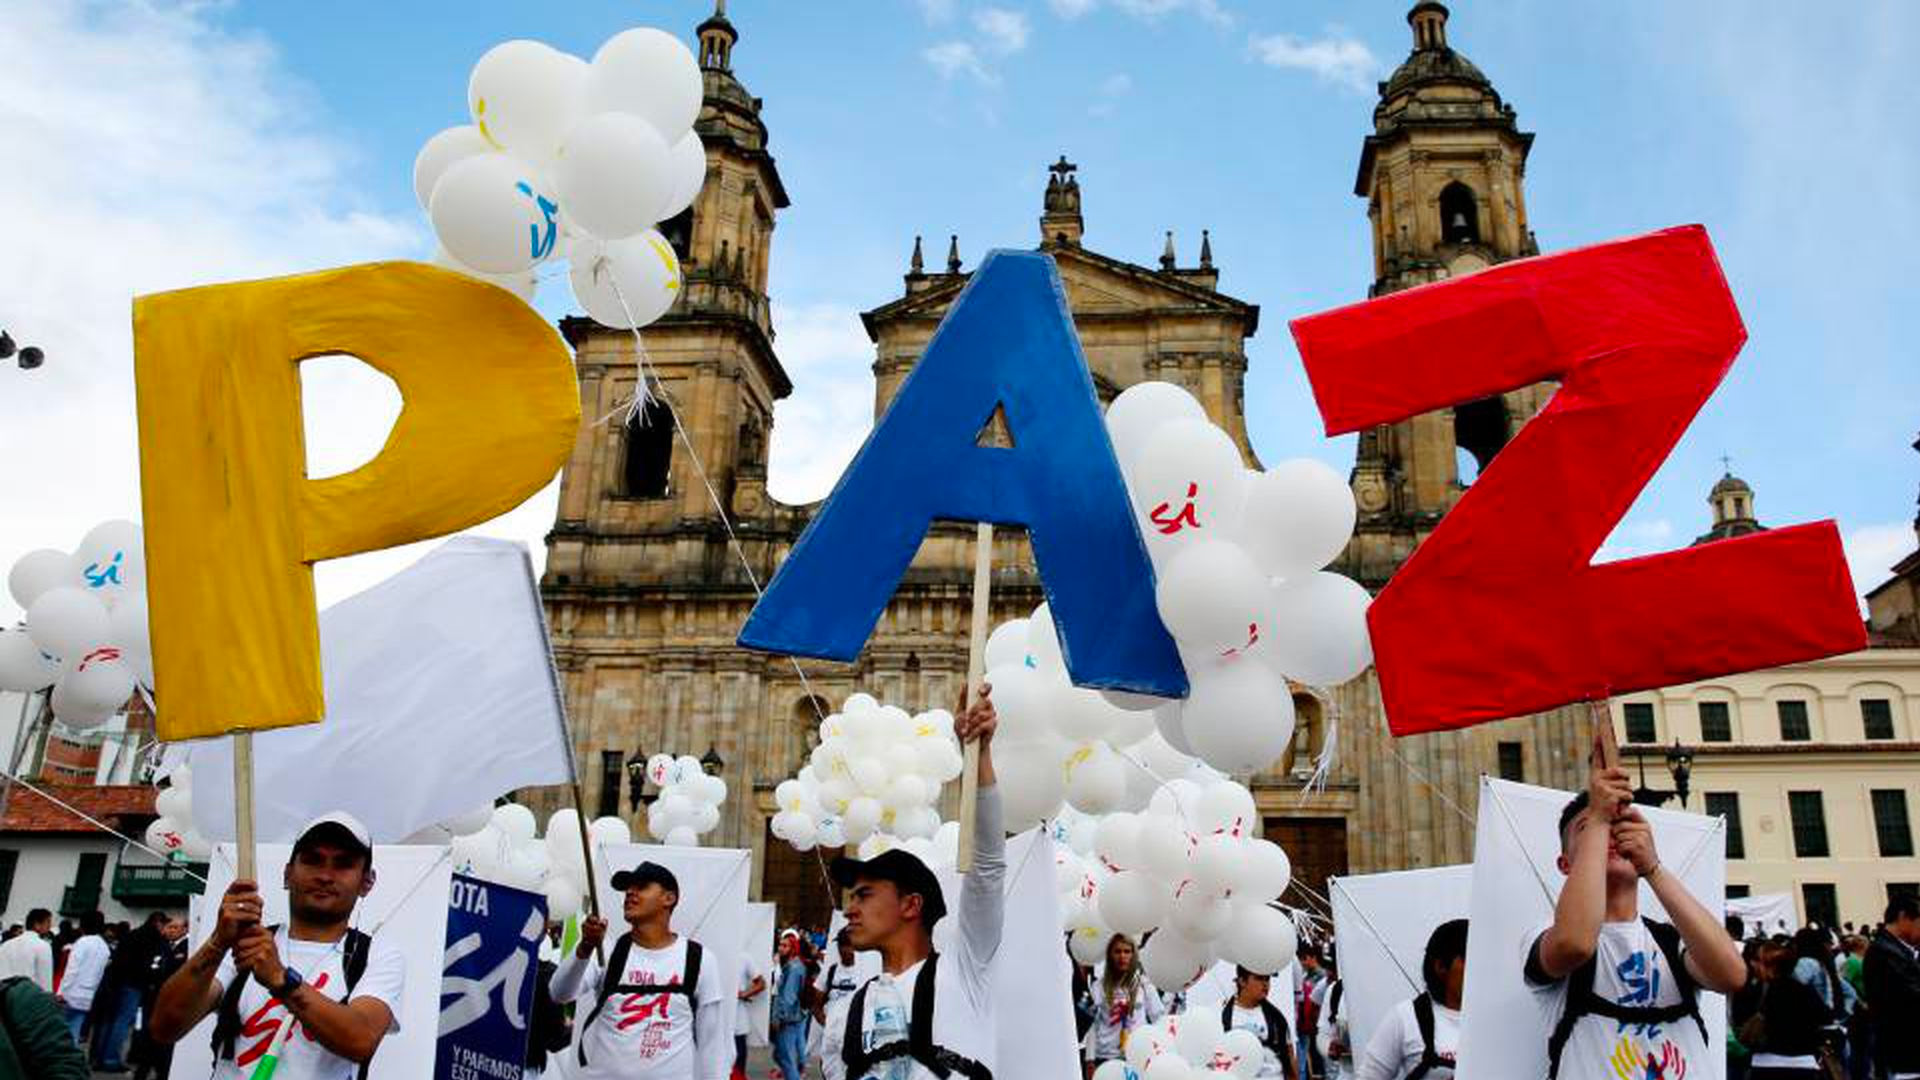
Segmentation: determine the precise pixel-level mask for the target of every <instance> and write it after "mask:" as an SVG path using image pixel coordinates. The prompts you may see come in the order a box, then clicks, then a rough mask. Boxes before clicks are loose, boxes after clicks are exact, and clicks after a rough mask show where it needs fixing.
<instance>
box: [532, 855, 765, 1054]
mask: <svg viewBox="0 0 1920 1080" xmlns="http://www.w3.org/2000/svg"><path fill="white" fill-rule="evenodd" d="M613 887H614V888H616V889H619V890H620V891H621V892H623V893H625V894H626V898H625V900H624V902H623V903H622V905H621V913H622V914H623V915H624V917H625V918H626V921H627V928H628V929H627V932H626V933H624V934H622V935H620V937H619V939H618V940H617V941H613V942H611V943H607V954H606V958H605V960H604V961H603V960H602V958H601V955H600V951H599V950H600V948H601V945H602V943H603V942H605V939H606V934H607V923H606V920H605V919H601V918H598V917H594V916H589V917H588V918H587V919H585V920H584V921H583V922H582V923H581V926H580V945H579V947H578V948H576V949H574V951H573V953H572V955H570V956H568V957H567V958H566V959H564V960H562V961H560V966H559V968H558V969H557V970H556V971H554V973H553V983H552V987H553V1000H555V1001H562V1002H564V1001H572V1002H576V1004H575V1006H574V1015H575V1017H576V1026H577V1029H578V1031H579V1034H578V1035H577V1036H576V1038H575V1046H574V1065H575V1066H576V1068H575V1069H574V1075H575V1076H577V1077H579V1078H580V1080H725V1077H726V1075H727V1070H728V1067H729V1066H730V1065H731V1064H732V1062H733V1040H732V1039H730V1038H728V1035H729V1034H731V1032H732V1028H733V1020H734V1014H733V1011H732V1009H731V1008H730V1007H729V1006H728V998H727V985H728V984H729V983H731V982H733V980H734V978H735V977H737V975H738V972H728V971H724V970H722V969H721V967H720V964H719V963H718V962H717V961H712V957H711V956H709V955H708V954H707V952H706V950H705V949H703V948H702V947H701V945H700V943H699V942H697V941H694V940H692V939H690V938H686V937H682V936H680V935H678V934H675V933H674V932H673V931H672V930H671V929H670V928H669V927H670V925H671V923H672V920H673V912H674V909H675V908H676V907H678V906H679V904H680V881H679V879H678V878H676V877H674V876H673V871H671V870H668V869H667V868H666V867H664V866H661V865H660V864H659V863H653V862H643V863H641V864H640V865H639V866H637V867H635V868H633V869H632V870H622V871H620V872H619V873H617V874H615V875H613Z"/></svg>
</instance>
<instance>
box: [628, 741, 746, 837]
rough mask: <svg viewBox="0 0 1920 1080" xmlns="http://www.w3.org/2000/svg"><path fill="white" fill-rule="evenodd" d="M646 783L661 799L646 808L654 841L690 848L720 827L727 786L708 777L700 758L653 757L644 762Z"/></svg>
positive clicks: (715, 777)
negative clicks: (658, 792) (649, 783)
mask: <svg viewBox="0 0 1920 1080" xmlns="http://www.w3.org/2000/svg"><path fill="white" fill-rule="evenodd" d="M647 779H649V780H651V781H653V782H654V784H656V785H657V786H658V787H659V788H660V797H659V798H657V799H655V800H654V801H653V805H652V806H649V807H647V831H648V832H650V833H652V834H653V838H654V839H655V840H658V841H660V842H661V843H663V844H668V845H671V846H674V847H693V846H695V845H697V844H699V843H700V838H701V837H702V836H705V835H706V834H707V833H710V832H712V831H713V829H714V827H715V826H716V825H719V824H720V804H721V803H722V802H725V801H726V798H727V782H726V781H725V780H722V779H720V778H719V777H717V776H710V775H708V774H707V772H706V770H705V769H704V768H703V767H702V766H701V764H700V759H699V758H696V757H689V756H687V755H685V754H682V755H680V756H679V757H677V758H676V757H674V756H673V755H671V754H655V755H653V756H652V757H650V758H648V759H647Z"/></svg>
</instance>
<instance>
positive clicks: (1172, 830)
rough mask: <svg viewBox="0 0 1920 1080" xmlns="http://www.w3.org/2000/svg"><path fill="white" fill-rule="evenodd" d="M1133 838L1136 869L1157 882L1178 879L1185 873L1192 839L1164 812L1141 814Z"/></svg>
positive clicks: (1191, 847)
mask: <svg viewBox="0 0 1920 1080" xmlns="http://www.w3.org/2000/svg"><path fill="white" fill-rule="evenodd" d="M1139 822H1140V827H1139V832H1138V838H1137V839H1136V841H1135V844H1136V848H1135V850H1136V851H1138V852H1139V860H1140V868H1141V869H1142V870H1145V871H1147V872H1148V873H1150V874H1152V875H1153V876H1154V877H1156V878H1158V879H1160V880H1161V881H1180V880H1182V879H1183V878H1185V877H1186V876H1187V874H1188V870H1187V863H1188V860H1189V859H1190V858H1191V852H1192V849H1193V840H1192V838H1191V837H1189V836H1188V835H1187V830H1186V829H1185V828H1184V827H1183V826H1182V825H1181V823H1180V822H1179V821H1178V820H1177V819H1175V818H1171V817H1167V816H1166V815H1164V814H1142V815H1140V818H1139Z"/></svg>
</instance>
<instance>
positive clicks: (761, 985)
mask: <svg viewBox="0 0 1920 1080" xmlns="http://www.w3.org/2000/svg"><path fill="white" fill-rule="evenodd" d="M766 992H767V976H766V974H765V973H764V972H762V971H761V970H760V965H759V964H757V963H755V962H754V960H753V950H752V949H751V948H747V949H742V950H740V992H739V993H738V994H737V995H735V996H736V997H737V998H738V1004H736V1005H735V1006H734V1008H733V1075H734V1077H735V1080H746V1075H747V1032H748V1031H749V1030H751V1029H752V1028H753V1015H752V1014H753V999H754V998H757V997H759V996H760V995H761V994H764V993H766Z"/></svg>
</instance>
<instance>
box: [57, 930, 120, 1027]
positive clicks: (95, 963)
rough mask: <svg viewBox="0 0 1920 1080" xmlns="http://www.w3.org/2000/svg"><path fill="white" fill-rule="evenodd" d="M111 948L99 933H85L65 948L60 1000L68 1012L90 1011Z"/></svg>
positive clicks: (110, 953)
mask: <svg viewBox="0 0 1920 1080" xmlns="http://www.w3.org/2000/svg"><path fill="white" fill-rule="evenodd" d="M112 955H113V949H112V947H111V946H109V945H108V944H107V939H106V938H103V937H101V936H100V935H99V934H88V935H87V936H86V937H83V938H81V939H80V940H79V941H76V942H74V943H73V944H71V945H69V946H67V970H66V971H65V972H63V973H62V974H61V976H60V1000H61V1001H64V1002H66V1003H67V1008H69V1009H91V1008H92V1007H93V995H94V994H95V993H97V992H98V991H99V989H100V977H101V976H102V975H105V974H106V972H107V959H108V957H110V956H112Z"/></svg>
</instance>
